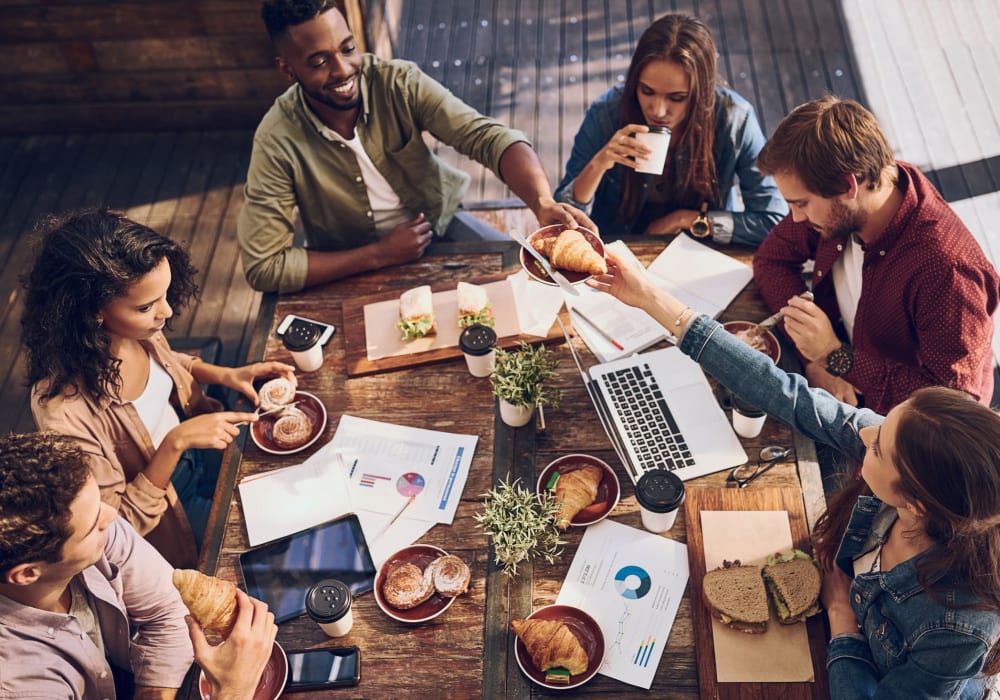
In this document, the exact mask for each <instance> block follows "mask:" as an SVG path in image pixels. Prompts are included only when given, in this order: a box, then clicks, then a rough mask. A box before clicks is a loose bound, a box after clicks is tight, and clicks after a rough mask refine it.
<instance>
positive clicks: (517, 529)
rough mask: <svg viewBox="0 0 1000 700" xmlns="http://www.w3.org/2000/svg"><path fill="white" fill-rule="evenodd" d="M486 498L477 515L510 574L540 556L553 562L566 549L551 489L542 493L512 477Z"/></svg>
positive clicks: (505, 569) (497, 557) (512, 574)
mask: <svg viewBox="0 0 1000 700" xmlns="http://www.w3.org/2000/svg"><path fill="white" fill-rule="evenodd" d="M483 497H484V498H485V499H486V500H485V501H484V503H483V506H484V507H483V512H482V513H476V515H474V516H473V517H474V518H475V519H476V522H477V523H478V527H481V528H482V529H483V530H485V531H486V534H488V535H489V536H490V539H491V540H492V541H493V549H494V551H495V553H496V563H497V564H500V565H502V566H503V570H504V572H505V573H506V574H507V575H508V576H516V575H517V565H518V564H519V563H521V562H522V561H525V560H526V559H530V558H532V557H538V556H540V557H544V559H545V561H547V562H549V563H550V564H551V563H552V562H553V561H554V560H555V558H556V557H557V556H558V555H559V554H560V553H561V552H562V545H564V544H566V543H565V541H564V540H562V539H561V537H560V534H561V533H560V532H559V528H557V527H556V521H555V512H556V500H555V496H554V495H553V493H552V492H551V491H545V493H544V494H542V495H538V494H536V493H535V492H534V491H532V490H528V489H526V488H524V487H523V486H522V485H521V483H520V480H519V479H518V480H515V481H514V482H513V483H511V482H510V477H509V476H508V477H507V478H506V479H504V480H503V481H502V482H501V483H500V485H499V486H497V487H496V488H494V489H491V490H490V491H489V492H488V493H486V494H483Z"/></svg>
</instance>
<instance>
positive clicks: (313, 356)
mask: <svg viewBox="0 0 1000 700" xmlns="http://www.w3.org/2000/svg"><path fill="white" fill-rule="evenodd" d="M322 335H323V329H322V328H320V327H319V326H315V325H311V324H310V325H308V326H296V325H294V324H293V325H292V326H291V327H289V329H288V330H287V331H285V333H284V335H282V336H281V342H282V343H284V345H285V349H286V350H288V352H290V353H292V359H293V360H294V361H295V365H296V367H298V368H299V369H300V370H302V371H303V372H315V371H316V370H318V369H319V368H320V367H322V366H323V346H322V345H320V342H319V339H320V336H322Z"/></svg>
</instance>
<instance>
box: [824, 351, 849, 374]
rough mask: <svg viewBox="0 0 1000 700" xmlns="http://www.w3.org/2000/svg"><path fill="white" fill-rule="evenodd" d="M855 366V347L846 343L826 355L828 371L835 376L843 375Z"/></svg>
mask: <svg viewBox="0 0 1000 700" xmlns="http://www.w3.org/2000/svg"><path fill="white" fill-rule="evenodd" d="M852 367H854V348H853V347H851V345H850V343H844V344H843V345H841V346H840V347H839V348H837V349H836V350H832V351H830V354H829V355H827V356H826V371H827V372H829V373H830V374H832V375H833V376H835V377H843V376H844V375H845V374H847V373H848V372H850V371H851V368H852Z"/></svg>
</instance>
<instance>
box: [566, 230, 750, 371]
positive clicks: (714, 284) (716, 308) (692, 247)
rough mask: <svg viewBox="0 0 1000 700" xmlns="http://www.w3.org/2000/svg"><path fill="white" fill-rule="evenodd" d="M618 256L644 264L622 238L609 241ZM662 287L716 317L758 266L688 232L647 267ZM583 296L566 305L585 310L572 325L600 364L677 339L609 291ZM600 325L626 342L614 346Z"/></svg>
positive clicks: (585, 289) (585, 290) (588, 292)
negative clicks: (604, 334) (693, 236)
mask: <svg viewBox="0 0 1000 700" xmlns="http://www.w3.org/2000/svg"><path fill="white" fill-rule="evenodd" d="M607 247H608V249H610V250H614V251H615V252H616V253H617V254H618V256H619V257H622V258H625V259H626V260H629V261H630V262H632V263H633V264H636V265H641V263H640V262H639V260H638V258H636V257H635V255H634V254H633V253H632V251H631V250H629V249H628V246H626V245H625V243H623V242H622V241H615V242H613V243H609V244H608V246H607ZM646 273H647V274H648V275H650V277H652V279H653V281H654V283H655V284H656V286H657V287H660V288H662V289H665V290H667V291H668V292H670V293H671V294H673V295H674V296H675V297H677V298H678V299H680V300H681V301H683V302H684V303H685V304H686V305H687V306H690V307H691V308H692V309H694V310H695V311H697V312H699V313H705V314H708V315H709V316H711V317H712V318H717V317H718V316H719V314H721V313H722V312H723V311H724V310H725V308H726V307H727V306H729V304H730V303H731V302H732V301H733V299H735V298H736V296H737V295H738V294H739V293H740V292H741V291H742V290H743V288H744V287H745V286H746V285H747V283H748V282H749V281H750V280H751V279H752V278H753V270H752V269H751V268H750V266H749V265H745V264H743V263H741V262H740V261H738V260H734V259H733V258H731V257H729V256H728V255H726V254H725V253H720V252H719V251H717V250H715V249H713V248H710V247H708V246H707V245H704V244H703V243H699V242H698V241H696V240H694V239H693V238H691V237H690V236H688V235H686V234H680V235H678V236H675V237H674V240H673V241H672V242H671V243H670V245H668V246H667V247H666V248H664V249H663V252H662V253H660V254H659V255H658V256H657V257H656V259H655V260H654V261H653V262H652V263H650V265H649V267H648V268H646ZM580 290H581V291H580V296H579V297H569V296H567V297H566V304H567V306H568V307H569V308H570V309H571V310H572V309H574V308H577V309H579V310H580V311H582V312H583V316H584V317H585V318H581V317H580V316H579V315H577V314H574V315H573V327H574V328H575V329H576V331H577V332H578V333H579V334H580V337H581V338H583V341H584V342H585V343H586V344H587V347H589V348H590V350H591V352H593V353H594V355H596V356H597V358H598V359H599V360H601V362H609V361H611V360H615V359H618V358H619V357H627V356H629V355H632V354H634V353H636V352H639V351H640V350H644V349H646V348H648V347H649V346H650V345H653V344H654V343H658V342H659V341H661V340H670V339H672V338H673V336H672V334H671V333H670V331H668V330H667V329H666V328H664V327H663V326H661V325H660V324H659V323H657V322H656V321H654V320H653V318H652V317H651V316H650V315H649V314H647V313H646V312H645V311H642V310H641V309H636V308H634V307H631V306H627V305H625V304H623V303H622V302H620V301H618V300H617V299H615V298H614V297H612V296H611V295H609V294H605V293H603V292H599V291H597V290H593V289H590V288H589V287H581V288H580ZM594 326H598V327H599V328H600V329H601V330H603V331H604V332H605V333H606V334H607V335H608V336H610V337H612V338H614V339H615V340H616V341H618V343H619V344H620V345H621V346H622V347H621V348H617V347H615V346H614V345H613V344H612V343H611V341H609V340H607V339H606V338H605V337H603V336H602V334H601V333H599V332H598V331H597V330H596V329H595V328H594Z"/></svg>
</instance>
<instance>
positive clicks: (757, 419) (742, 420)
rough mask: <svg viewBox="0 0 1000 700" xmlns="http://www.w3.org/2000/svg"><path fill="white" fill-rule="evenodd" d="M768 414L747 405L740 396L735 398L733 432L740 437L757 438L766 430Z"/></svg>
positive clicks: (749, 404) (751, 405)
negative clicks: (765, 422)
mask: <svg viewBox="0 0 1000 700" xmlns="http://www.w3.org/2000/svg"><path fill="white" fill-rule="evenodd" d="M765 420H767V414H766V413H764V412H763V411H762V410H760V409H759V408H757V407H756V406H754V405H753V404H752V403H747V402H746V401H744V400H743V399H741V398H740V397H739V396H733V430H735V431H736V434H737V435H739V436H740V437H745V438H755V437H757V436H758V435H760V431H761V430H763V429H764V421H765Z"/></svg>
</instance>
